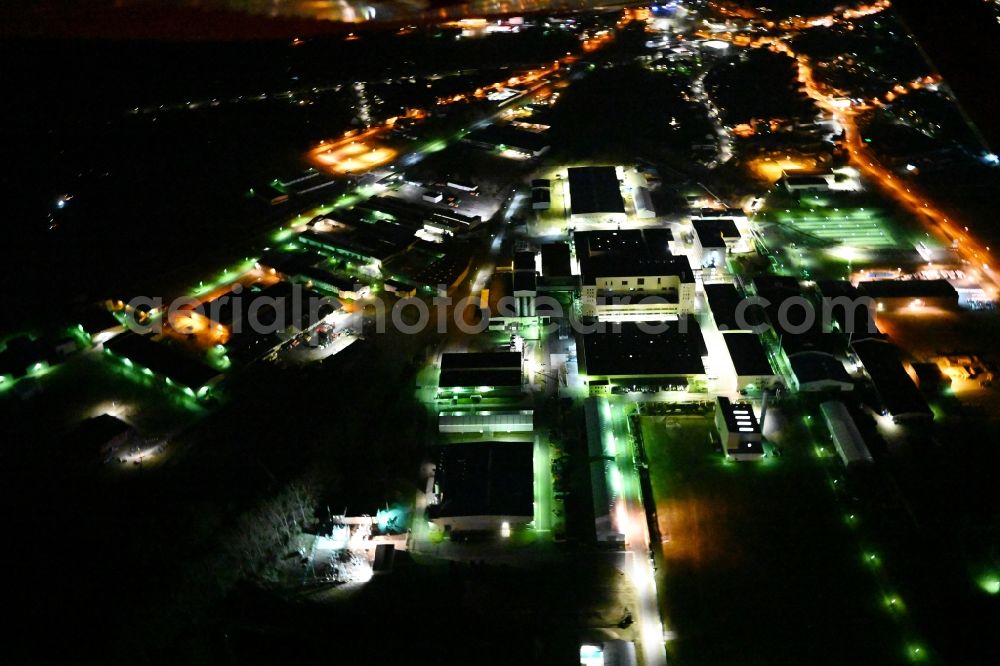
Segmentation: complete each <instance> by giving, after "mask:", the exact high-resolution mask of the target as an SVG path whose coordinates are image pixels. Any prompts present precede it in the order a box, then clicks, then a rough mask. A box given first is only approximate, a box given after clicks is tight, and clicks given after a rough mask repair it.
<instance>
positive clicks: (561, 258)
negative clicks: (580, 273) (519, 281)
mask: <svg viewBox="0 0 1000 666" xmlns="http://www.w3.org/2000/svg"><path fill="white" fill-rule="evenodd" d="M572 272H573V270H572V267H571V265H570V252H569V245H567V244H566V243H545V244H544V245H542V275H544V276H545V277H569V276H570V275H571V274H572Z"/></svg>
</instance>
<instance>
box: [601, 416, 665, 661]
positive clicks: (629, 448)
mask: <svg viewBox="0 0 1000 666" xmlns="http://www.w3.org/2000/svg"><path fill="white" fill-rule="evenodd" d="M598 414H599V415H600V418H601V419H602V420H605V419H606V420H608V421H609V425H610V426H611V435H612V437H613V441H615V442H617V443H619V444H623V445H620V446H617V447H616V449H615V469H617V472H618V474H617V475H618V480H616V481H613V484H612V485H613V486H614V485H618V484H620V490H619V491H618V494H619V497H620V498H621V500H620V501H621V502H622V504H620V505H619V507H618V517H617V521H618V529H619V530H621V531H622V532H623V533H624V534H625V548H626V563H627V564H628V569H627V575H628V576H629V579H630V580H631V581H632V585H633V587H635V596H636V600H637V601H638V603H639V608H638V613H637V614H636V615H637V621H638V623H639V637H640V643H641V647H642V654H643V657H644V663H645V664H646V665H647V666H663V665H665V664H666V663H667V655H666V650H665V647H664V644H663V622H662V621H661V620H660V607H659V604H658V600H657V595H656V578H655V575H654V571H653V563H652V561H651V560H650V557H649V553H650V548H649V525H648V524H647V523H646V511H645V509H644V508H643V505H642V489H641V487H640V485H639V474H638V471H637V469H636V465H635V449H634V442H633V440H632V435H631V432H630V430H629V425H628V416H627V414H626V412H625V405H623V404H622V403H621V402H618V401H615V402H613V403H612V402H609V401H608V400H607V399H606V398H605V399H601V400H600V404H599V405H598ZM612 473H613V474H614V473H615V472H612ZM616 490H617V489H616Z"/></svg>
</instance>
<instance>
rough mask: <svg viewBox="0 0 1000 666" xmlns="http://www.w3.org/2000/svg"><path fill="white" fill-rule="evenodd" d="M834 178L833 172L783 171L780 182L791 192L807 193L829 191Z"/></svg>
mask: <svg viewBox="0 0 1000 666" xmlns="http://www.w3.org/2000/svg"><path fill="white" fill-rule="evenodd" d="M835 180H836V175H834V174H833V173H795V172H789V171H785V172H783V173H782V176H781V184H782V185H783V186H784V187H785V189H786V190H788V191H789V192H790V193H792V194H803V193H805V194H808V193H812V192H829V191H830V186H831V185H833V183H834V182H835Z"/></svg>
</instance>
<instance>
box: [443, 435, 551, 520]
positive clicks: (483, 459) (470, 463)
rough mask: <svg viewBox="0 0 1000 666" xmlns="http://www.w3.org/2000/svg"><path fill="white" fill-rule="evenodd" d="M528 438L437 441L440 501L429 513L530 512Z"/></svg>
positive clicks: (530, 446) (531, 480)
mask: <svg viewBox="0 0 1000 666" xmlns="http://www.w3.org/2000/svg"><path fill="white" fill-rule="evenodd" d="M533 446H534V445H533V444H532V443H531V442H468V443H463V444H448V445H444V446H438V447H436V448H435V449H434V450H433V453H432V460H434V462H435V463H436V464H437V471H436V473H435V476H434V480H435V482H436V483H437V485H438V487H439V489H440V492H441V502H440V503H439V504H434V505H431V506H429V507H427V513H428V516H429V517H430V518H432V519H433V518H442V517H450V516H532V515H534V466H533V462H534V456H533Z"/></svg>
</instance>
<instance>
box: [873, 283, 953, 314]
mask: <svg viewBox="0 0 1000 666" xmlns="http://www.w3.org/2000/svg"><path fill="white" fill-rule="evenodd" d="M858 292H860V294H861V295H862V296H868V297H869V298H871V299H873V300H874V301H875V304H876V308H877V310H878V311H879V312H883V311H886V312H891V311H893V310H900V309H902V308H921V307H936V308H941V309H944V310H955V309H957V308H958V291H956V290H955V287H953V286H951V283H950V282H948V281H947V280H873V281H871V282H860V283H858Z"/></svg>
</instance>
